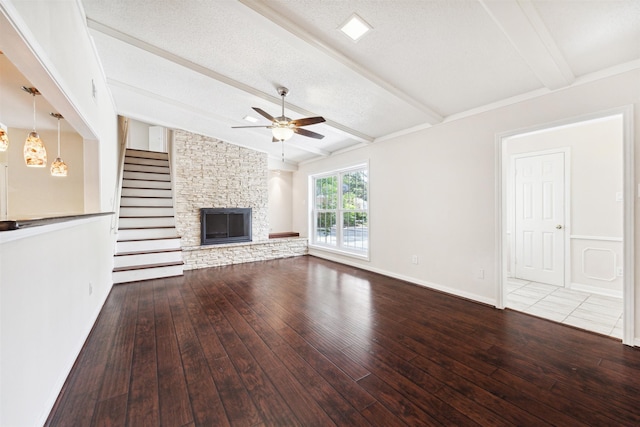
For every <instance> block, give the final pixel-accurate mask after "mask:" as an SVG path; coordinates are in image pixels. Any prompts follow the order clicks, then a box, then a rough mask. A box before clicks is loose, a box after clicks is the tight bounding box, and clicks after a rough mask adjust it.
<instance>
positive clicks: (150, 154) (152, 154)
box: [124, 148, 169, 160]
mask: <svg viewBox="0 0 640 427" xmlns="http://www.w3.org/2000/svg"><path fill="white" fill-rule="evenodd" d="M124 155H125V157H127V156H128V157H142V158H145V159H160V160H167V159H168V158H169V154H168V153H161V152H160V151H140V150H133V149H130V148H127V151H126V152H125V153H124Z"/></svg>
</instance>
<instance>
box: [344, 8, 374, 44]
mask: <svg viewBox="0 0 640 427" xmlns="http://www.w3.org/2000/svg"><path fill="white" fill-rule="evenodd" d="M371 29H373V27H371V25H369V24H367V22H366V21H365V20H364V19H362V18H360V17H359V16H358V15H357V14H355V13H354V14H353V15H351V16H350V17H349V19H347V20H346V21H345V23H344V24H342V25H341V26H340V31H342V32H343V33H345V34H346V35H347V36H349V38H350V39H351V40H353V41H354V42H357V41H358V40H360V38H362V36H364V35H365V34H366V33H368V32H369V30H371Z"/></svg>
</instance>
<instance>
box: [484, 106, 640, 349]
mask: <svg viewBox="0 0 640 427" xmlns="http://www.w3.org/2000/svg"><path fill="white" fill-rule="evenodd" d="M615 115H621V116H622V126H623V141H622V144H623V148H622V150H623V160H622V163H623V165H622V168H623V194H624V199H623V291H622V295H623V310H624V314H623V324H622V343H623V344H625V345H629V346H633V345H637V346H640V339H639V340H638V341H637V342H636V340H635V268H634V261H635V257H634V244H635V239H634V204H635V172H634V150H633V145H634V141H633V116H634V108H633V105H626V106H623V107H619V108H613V109H610V110H604V111H599V112H595V113H591V114H585V115H581V116H578V117H572V118H568V119H563V120H559V121H556V122H552V123H545V124H541V125H537V126H532V127H529V128H526V129H518V130H513V131H507V132H502V133H498V134H496V139H495V156H496V158H495V160H496V170H495V178H496V180H495V185H496V192H495V194H496V199H495V200H496V206H495V212H496V215H495V219H496V227H495V231H496V234H495V253H496V263H495V265H496V271H495V277H496V281H497V283H496V285H497V286H496V298H495V300H496V308H499V309H504V295H503V293H504V284H505V283H506V282H507V277H506V276H507V270H506V268H505V267H506V265H507V262H508V260H507V258H506V257H507V251H506V249H507V247H508V246H507V245H508V241H507V221H506V220H507V218H506V214H505V213H506V212H507V206H506V203H507V177H508V173H509V170H508V166H509V159H508V156H507V154H506V140H507V139H508V138H509V137H512V136H515V135H518V134H523V133H530V132H535V131H540V130H545V129H549V128H554V127H558V126H563V125H569V124H575V123H579V122H584V121H588V120H594V119H599V118H604V117H609V116H615Z"/></svg>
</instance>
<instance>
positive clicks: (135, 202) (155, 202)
mask: <svg viewBox="0 0 640 427" xmlns="http://www.w3.org/2000/svg"><path fill="white" fill-rule="evenodd" d="M127 206H162V207H167V208H170V207H172V206H173V200H172V199H157V198H154V197H123V198H121V199H120V208H124V207H127Z"/></svg>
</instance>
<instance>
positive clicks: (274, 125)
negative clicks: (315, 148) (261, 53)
mask: <svg viewBox="0 0 640 427" xmlns="http://www.w3.org/2000/svg"><path fill="white" fill-rule="evenodd" d="M288 93H289V89H287V88H286V87H279V88H278V94H279V95H280V96H281V97H282V115H281V116H279V117H272V116H271V115H270V114H269V113H267V112H265V111H263V110H261V109H260V108H257V107H252V108H253V109H254V110H255V112H256V113H258V114H260V115H261V116H262V117H264V118H266V119H267V120H271V124H270V125H267V126H265V125H256V126H233V128H234V129H238V128H267V129H271V133H272V136H273V138H272V141H273V142H282V141H286V140H288V139H289V138H291V137H292V136H293V134H294V133H297V134H298V135H302V136H307V137H309V138H315V139H322V138H324V135H320V134H319V133H316V132H312V131H310V130H307V129H302V126H309V125H314V124H316V123H322V122H324V121H325V120H324V117H319V116H318V117H305V118H302V119H295V120H291V119H290V118H289V117H286V116H285V115H284V97H285V96H287V94H288Z"/></svg>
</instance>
